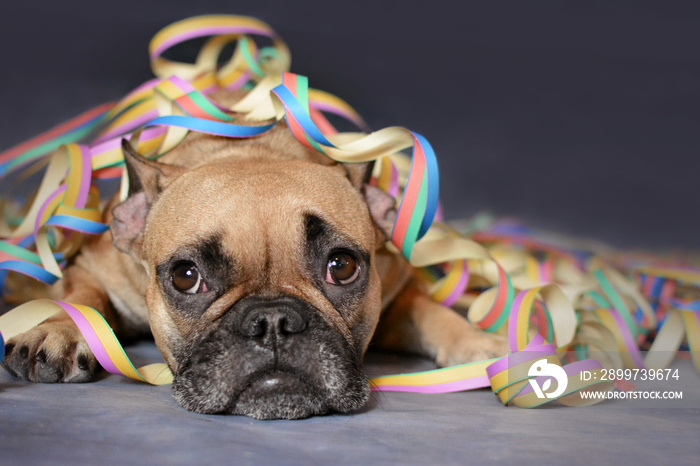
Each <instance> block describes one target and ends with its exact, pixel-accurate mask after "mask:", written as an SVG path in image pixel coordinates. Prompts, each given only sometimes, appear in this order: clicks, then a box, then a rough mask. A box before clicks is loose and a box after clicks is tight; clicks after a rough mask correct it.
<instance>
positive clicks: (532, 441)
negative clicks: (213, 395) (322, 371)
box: [0, 343, 700, 465]
mask: <svg viewBox="0 0 700 466" xmlns="http://www.w3.org/2000/svg"><path fill="white" fill-rule="evenodd" d="M129 352H130V354H131V355H132V358H133V359H134V361H135V363H136V364H139V363H145V362H147V361H153V360H155V359H156V358H157V357H158V353H157V350H156V348H155V346H154V345H153V344H152V343H142V344H139V345H137V346H136V347H134V348H131V349H130V350H129ZM676 364H677V365H680V367H681V368H682V370H683V371H687V370H689V368H690V362H689V361H679V362H677V363H676ZM429 368H431V364H430V363H428V362H427V361H424V360H420V359H415V358H408V357H403V356H396V355H391V354H371V355H370V356H369V358H368V361H367V369H368V372H369V374H370V375H380V374H388V373H397V372H401V371H415V370H423V369H429ZM694 375H695V376H697V374H694ZM697 377H698V380H697V381H696V382H700V376H697ZM694 387H695V390H694V393H693V396H695V397H696V398H697V396H700V383H696V384H695V385H694ZM684 405H686V406H688V403H685V404H684ZM0 419H1V420H2V424H1V425H2V427H1V428H0V464H7V465H10V464H13V465H14V464H17V465H20V464H21V465H27V464H68V463H76V464H77V463H89V464H116V463H123V464H142V463H150V464H228V463H233V464H309V463H315V464H328V463H339V464H364V463H373V464H376V463H380V464H381V463H384V464H387V463H408V464H474V463H487V462H499V463H503V464H513V463H516V462H517V463H519V464H562V462H563V461H566V462H567V463H569V464H596V463H600V464H612V463H615V464H671V463H675V464H697V459H698V457H700V444H699V443H698V432H699V430H700V405H698V404H697V403H693V405H692V406H690V407H688V408H681V409H677V408H641V409H640V408H635V409H631V408H628V407H625V406H624V402H620V401H618V402H606V403H604V404H600V405H597V406H592V407H586V408H567V407H561V406H556V407H555V406H553V405H552V406H551V407H545V408H538V409H530V410H525V409H520V408H506V407H504V406H502V405H501V404H500V403H499V402H498V400H497V398H496V397H495V396H494V395H493V394H492V393H491V392H490V390H477V391H472V392H465V393H454V394H445V395H421V394H409V393H382V394H377V393H375V394H374V395H373V397H372V400H371V404H370V406H369V407H368V408H367V409H365V410H364V411H363V412H361V413H357V414H354V415H344V416H324V417H316V418H311V419H306V420H302V421H255V420H252V419H248V418H245V417H238V416H211V415H199V414H193V413H191V412H188V411H185V410H184V409H182V408H180V407H179V406H178V405H177V403H176V402H175V401H174V399H173V398H172V397H171V395H170V389H169V387H168V386H162V387H152V386H149V385H145V384H141V383H137V382H132V381H130V380H127V379H125V378H122V377H118V376H112V375H110V376H104V377H102V378H101V379H100V380H99V381H97V382H94V383H89V384H83V385H39V384H36V385H33V384H27V383H23V382H19V381H17V380H14V379H12V378H11V377H10V376H9V375H8V374H7V373H5V372H4V371H2V373H0Z"/></svg>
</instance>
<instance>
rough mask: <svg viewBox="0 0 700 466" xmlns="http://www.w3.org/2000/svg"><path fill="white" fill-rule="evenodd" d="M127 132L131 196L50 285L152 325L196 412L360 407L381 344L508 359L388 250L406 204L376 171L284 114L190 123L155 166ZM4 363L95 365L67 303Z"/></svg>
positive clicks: (461, 358)
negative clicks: (370, 361)
mask: <svg viewBox="0 0 700 466" xmlns="http://www.w3.org/2000/svg"><path fill="white" fill-rule="evenodd" d="M210 97H211V98H212V99H213V100H215V101H217V102H218V103H219V104H221V105H224V106H230V105H231V104H232V103H234V102H235V101H236V100H237V99H239V98H240V96H239V95H236V94H235V93H230V92H229V93H227V92H223V91H220V92H217V93H215V94H212V95H211V96H210ZM123 142H124V143H123V153H124V160H125V165H126V170H127V173H128V177H129V180H130V189H129V193H128V197H127V198H126V200H125V201H124V202H121V203H120V202H119V200H118V198H117V197H116V196H115V198H113V199H112V201H111V203H110V204H109V205H108V206H107V207H106V208H105V216H104V222H105V223H107V224H109V225H110V231H109V232H106V233H104V234H102V235H99V236H94V237H91V238H90V239H89V240H88V241H87V242H86V243H85V244H84V245H83V247H82V248H81V251H80V252H79V254H78V255H76V256H75V257H73V258H72V259H71V260H70V262H69V263H68V264H67V266H66V268H65V270H64V276H63V278H62V279H61V280H60V281H59V282H58V283H57V284H56V285H54V286H53V287H52V295H53V298H54V299H60V300H62V301H68V302H75V303H80V304H84V305H88V306H91V307H93V308H94V309H96V310H97V311H99V312H100V313H101V314H102V315H104V317H105V318H106V320H107V322H108V323H109V324H110V325H111V326H112V328H113V329H114V331H115V333H116V334H117V336H119V337H120V338H137V337H142V336H145V335H152V336H153V338H154V339H155V343H156V345H157V346H158V348H159V350H160V351H161V353H162V355H163V358H164V359H165V361H166V363H167V364H168V366H169V367H170V369H171V370H172V372H173V374H174V382H173V385H172V392H173V395H174V397H175V399H176V400H177V401H178V402H179V403H180V405H182V406H183V407H184V408H186V409H188V410H191V411H195V412H198V413H231V414H239V415H245V416H250V417H252V418H257V419H277V418H284V419H297V418H305V417H309V416H313V415H321V414H326V413H331V412H336V413H351V412H354V411H357V410H359V409H360V408H362V407H363V406H364V405H365V404H366V403H367V401H368V399H369V395H370V386H369V383H368V379H367V377H366V375H365V373H364V369H363V356H364V354H365V352H366V350H367V348H368V346H369V345H370V342H371V343H372V345H373V348H380V349H387V350H392V351H402V352H409V353H414V354H419V355H422V356H426V357H429V358H432V359H434V360H435V361H436V363H437V364H438V365H439V366H451V365H455V364H462V363H468V362H472V361H477V360H483V359H487V358H492V357H498V356H503V355H504V354H505V353H506V351H507V345H506V341H505V339H504V338H503V337H501V336H498V335H494V334H487V333H484V332H482V331H480V330H478V329H476V328H475V327H473V326H472V325H471V324H470V323H468V322H467V320H466V319H465V318H463V317H462V316H461V315H459V314H458V313H456V312H455V311H454V310H452V309H450V308H447V307H445V306H443V305H441V304H439V303H436V302H434V301H433V300H431V299H430V297H429V296H428V294H427V293H426V290H425V289H423V288H422V287H421V284H420V283H419V282H418V281H417V279H416V278H415V277H414V272H413V269H412V268H411V266H410V265H409V263H408V262H407V261H406V260H405V259H404V258H403V257H402V256H401V255H400V254H398V253H394V252H390V251H389V249H387V247H385V245H386V242H387V238H388V235H389V232H390V230H391V227H392V225H393V221H394V218H395V215H396V210H395V199H394V198H392V197H391V196H389V195H387V194H385V193H384V192H383V191H381V190H380V189H378V188H376V187H373V186H371V185H369V184H368V183H367V181H368V179H369V175H370V172H371V169H372V167H371V165H370V164H343V163H338V162H335V161H333V160H332V159H330V158H328V157H326V156H325V155H323V154H320V153H319V152H316V151H314V150H311V149H307V148H306V147H304V146H303V145H302V144H300V143H298V142H297V141H296V140H295V139H294V138H293V136H292V135H291V134H290V132H289V130H288V129H287V127H286V125H285V123H284V122H279V123H278V124H277V125H276V126H275V127H274V128H273V129H272V130H270V131H268V132H266V133H265V134H263V135H260V136H257V137H252V138H246V139H232V138H223V137H217V136H211V135H206V134H202V133H194V132H191V133H190V134H189V135H188V136H187V137H186V138H185V140H184V141H183V142H181V143H180V144H179V145H178V146H176V148H175V149H173V150H172V151H170V152H168V153H167V154H165V155H164V156H162V157H161V158H160V159H158V160H157V161H153V160H149V159H146V158H144V157H142V156H141V155H139V154H138V153H136V151H135V150H134V149H133V148H132V147H131V145H130V143H128V142H127V141H126V140H125V141H123ZM2 365H3V367H4V368H5V369H6V370H7V371H8V372H10V374H12V375H13V376H15V377H18V378H20V379H23V380H26V381H31V382H86V381H89V380H91V379H93V378H94V376H95V375H96V373H97V370H98V364H97V361H96V359H95V357H94V356H93V355H92V353H91V351H90V349H89V347H88V346H87V344H86V342H85V339H84V338H83V336H82V335H81V333H80V332H79V331H78V329H77V327H76V325H75V324H74V323H73V321H72V320H71V319H70V317H69V316H68V315H67V314H59V315H56V316H54V317H53V318H51V319H49V320H47V321H46V322H44V323H42V324H41V325H39V326H37V327H35V328H33V329H32V330H30V331H27V332H26V333H24V334H21V335H18V336H16V337H14V338H12V339H11V340H10V341H8V342H7V345H6V356H5V358H4V359H3V361H2Z"/></svg>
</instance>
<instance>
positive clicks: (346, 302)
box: [112, 148, 392, 419]
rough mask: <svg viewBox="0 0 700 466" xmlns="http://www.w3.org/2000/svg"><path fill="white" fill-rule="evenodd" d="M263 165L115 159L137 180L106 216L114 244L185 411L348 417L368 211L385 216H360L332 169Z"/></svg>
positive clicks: (362, 336) (374, 311)
mask: <svg viewBox="0 0 700 466" xmlns="http://www.w3.org/2000/svg"><path fill="white" fill-rule="evenodd" d="M127 151H128V148H127ZM133 157H134V156H133V155H130V156H128V158H132V159H133ZM271 158H272V159H273V160H269V158H268V157H255V158H245V157H242V158H241V157H238V158H237V157H229V158H223V159H221V160H217V161H215V162H212V163H209V164H204V165H201V166H198V167H196V168H194V169H187V170H186V169H182V168H178V169H174V168H170V167H168V166H163V165H159V166H156V164H153V163H144V162H143V161H142V160H141V161H136V162H134V160H132V161H131V162H130V163H129V161H128V160H127V162H128V165H130V166H131V168H130V170H129V172H130V176H131V177H133V178H138V179H132V186H133V187H134V188H135V189H132V194H131V196H130V197H129V199H128V200H127V201H126V202H124V203H123V204H121V205H120V206H118V207H117V208H116V209H115V210H114V215H115V223H113V227H112V230H113V235H114V237H115V244H116V245H117V247H120V249H123V250H125V251H127V252H129V253H130V254H132V255H134V257H136V258H138V260H139V261H140V262H141V263H142V264H143V265H144V267H145V268H146V270H147V271H148V276H149V283H148V287H147V293H146V297H147V303H148V307H149V316H150V323H151V329H152V332H153V335H154V337H155V340H156V344H157V345H158V347H159V349H160V350H161V352H162V353H163V356H164V357H165V359H166V362H167V363H168V365H169V366H170V367H171V369H172V370H173V373H174V374H175V379H174V384H173V393H174V395H175V398H176V399H177V400H178V401H179V402H180V404H182V405H183V406H184V407H185V408H187V409H190V410H193V411H197V412H201V413H235V414H244V415H248V416H251V417H255V418H261V419H267V418H300V417H306V416H310V415H315V414H322V413H326V412H329V411H335V412H349V411H354V410H356V409H358V408H360V407H361V406H362V405H363V404H364V403H365V402H366V401H367V399H368V396H369V386H368V382H367V378H366V376H365V374H364V370H363V368H362V356H363V354H364V351H365V349H366V348H367V345H368V343H369V340H370V338H371V336H372V333H373V331H374V329H375V326H376V324H377V320H378V318H379V312H380V302H381V283H380V280H379V276H378V274H377V271H376V268H375V264H374V254H375V249H376V248H377V247H378V243H379V242H381V239H382V238H381V235H380V234H379V233H378V229H377V225H376V222H375V221H373V215H372V214H376V215H374V217H376V218H378V219H379V220H381V219H382V218H385V217H387V216H388V215H390V212H391V207H392V206H391V205H389V203H386V202H385V203H383V204H382V203H379V204H381V206H380V207H376V206H377V204H378V203H377V202H370V207H372V206H375V207H376V208H374V209H370V208H369V207H368V202H367V198H368V197H369V198H372V199H375V196H376V193H374V194H373V195H371V196H366V195H365V194H366V191H365V190H366V189H367V188H364V189H363V188H362V187H361V186H358V185H357V183H353V182H352V181H351V178H352V177H349V176H348V172H347V170H346V169H345V168H344V167H343V166H342V165H340V164H325V165H324V164H319V163H315V162H311V161H304V160H283V159H282V160H275V159H274V158H275V157H271ZM134 165H138V166H139V167H136V168H135V167H134ZM165 185H167V186H165ZM371 210H372V212H371ZM377 212H378V213H377Z"/></svg>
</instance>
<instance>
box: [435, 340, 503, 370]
mask: <svg viewBox="0 0 700 466" xmlns="http://www.w3.org/2000/svg"><path fill="white" fill-rule="evenodd" d="M507 353H508V340H507V339H506V338H505V337H503V336H501V335H496V334H493V333H484V332H474V333H470V334H469V335H468V336H465V337H463V338H459V339H457V340H455V341H453V343H452V344H446V345H444V346H443V347H442V348H440V349H439V350H438V354H437V358H436V361H435V362H436V363H437V365H438V366H440V367H449V366H456V365H458V364H467V363H470V362H478V361H484V360H486V359H492V358H500V357H503V356H505V355H506V354H507Z"/></svg>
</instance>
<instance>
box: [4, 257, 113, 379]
mask: <svg viewBox="0 0 700 466" xmlns="http://www.w3.org/2000/svg"><path fill="white" fill-rule="evenodd" d="M54 294H55V295H57V296H56V297H57V298H60V299H61V300H63V301H66V302H74V303H80V304H85V305H87V306H90V307H92V308H94V309H95V310H97V311H98V312H100V313H101V314H102V315H103V316H105V317H107V318H108V321H109V320H112V319H111V318H110V317H111V316H110V315H109V314H110V313H111V309H110V305H109V298H108V296H107V293H106V291H105V290H104V288H103V287H102V285H101V284H100V283H99V282H98V281H97V279H96V278H95V277H94V275H93V274H91V273H89V272H88V271H87V270H85V269H83V268H82V267H80V266H77V265H73V266H71V267H68V268H66V270H65V271H64V274H63V278H62V279H61V281H60V282H58V283H57V284H56V285H55V287H54ZM2 366H3V367H4V368H5V369H6V370H7V371H8V372H9V373H10V374H12V375H14V376H15V377H18V378H20V379H22V380H26V381H29V382H87V381H89V380H91V379H92V378H93V377H94V375H95V374H96V372H97V369H98V367H99V366H98V364H97V360H96V359H95V356H94V355H93V354H92V351H91V350H90V348H89V347H88V345H87V343H86V341H85V338H84V337H83V335H82V334H81V333H80V331H79V330H78V327H77V326H76V325H75V323H74V322H73V320H72V319H71V318H70V316H69V315H68V314H67V313H65V312H63V311H61V312H60V313H59V314H56V315H55V316H53V317H51V318H50V319H48V320H46V321H45V322H43V323H42V324H40V325H38V326H36V327H34V328H32V329H31V330H29V331H27V332H25V333H22V334H20V335H17V336H15V337H13V338H11V339H10V340H9V341H8V342H7V343H6V345H5V357H4V358H3V360H2Z"/></svg>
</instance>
